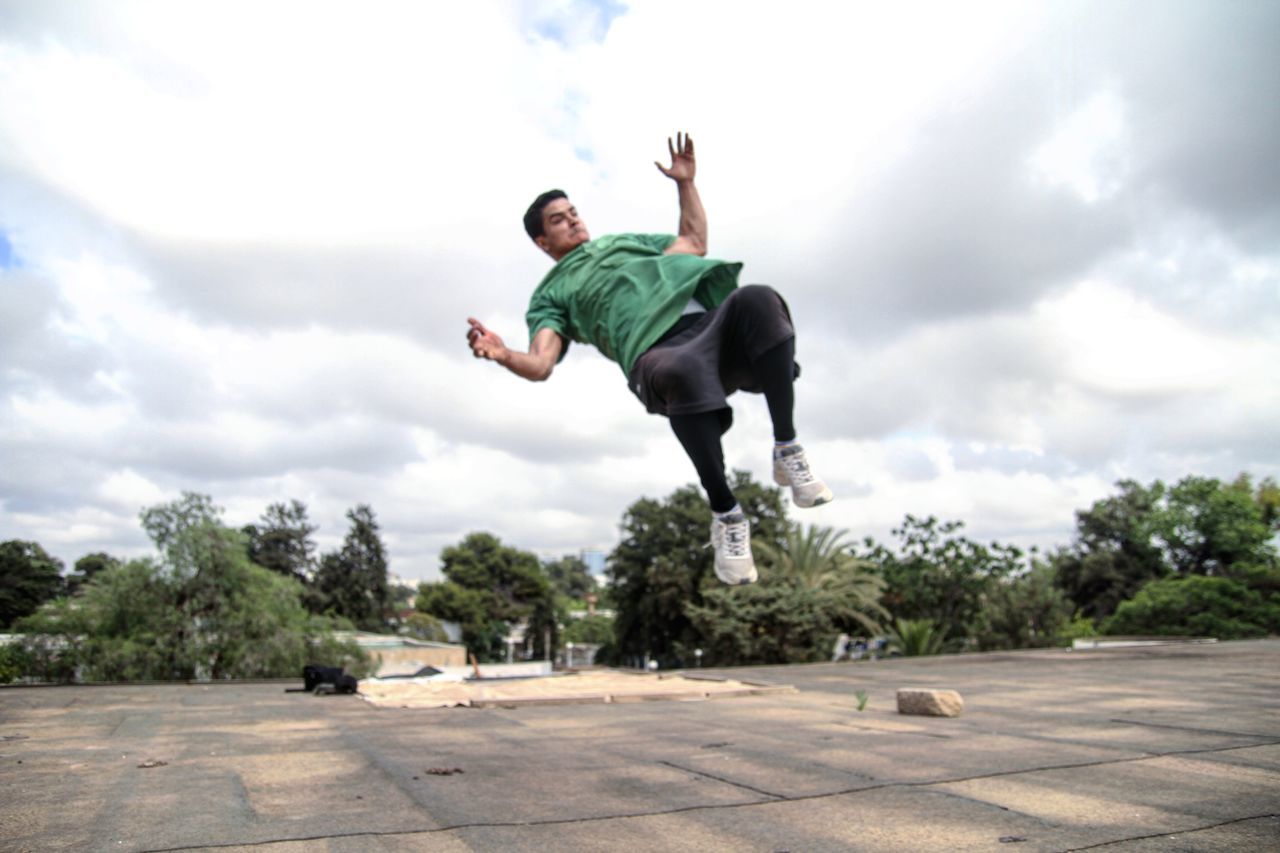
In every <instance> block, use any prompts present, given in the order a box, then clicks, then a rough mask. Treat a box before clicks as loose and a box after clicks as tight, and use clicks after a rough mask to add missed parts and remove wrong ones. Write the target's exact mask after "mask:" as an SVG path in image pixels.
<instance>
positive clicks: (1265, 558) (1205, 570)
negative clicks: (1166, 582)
mask: <svg viewBox="0 0 1280 853" xmlns="http://www.w3.org/2000/svg"><path fill="white" fill-rule="evenodd" d="M1265 512H1266V511H1265V509H1264V507H1263V506H1260V505H1259V504H1258V503H1257V502H1256V501H1255V498H1254V495H1253V490H1252V488H1251V486H1250V483H1249V479H1248V477H1245V476H1242V477H1241V479H1239V480H1237V481H1236V482H1235V483H1232V484H1224V483H1222V482H1220V481H1218V480H1214V479H1211V478H1208V477H1186V478H1184V479H1182V480H1180V481H1179V482H1178V483H1177V485H1175V486H1174V487H1173V488H1172V489H1170V490H1169V492H1168V497H1167V501H1166V503H1165V506H1164V507H1163V511H1162V513H1161V517H1160V524H1159V536H1160V539H1161V540H1163V541H1162V544H1163V545H1164V550H1165V553H1166V554H1167V555H1168V561H1169V564H1170V567H1171V568H1172V570H1173V572H1174V573H1175V574H1178V575H1182V576H1186V575H1222V576H1232V575H1235V574H1238V573H1240V572H1243V571H1245V570H1246V568H1248V567H1254V566H1258V565H1266V566H1274V564H1275V550H1274V548H1273V547H1272V546H1271V544H1270V539H1271V536H1272V530H1271V527H1270V525H1268V524H1267V521H1266V516H1265Z"/></svg>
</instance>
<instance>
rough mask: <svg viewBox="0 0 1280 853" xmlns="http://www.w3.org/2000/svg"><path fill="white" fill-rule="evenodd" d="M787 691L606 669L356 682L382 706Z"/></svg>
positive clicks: (698, 696)
mask: <svg viewBox="0 0 1280 853" xmlns="http://www.w3.org/2000/svg"><path fill="white" fill-rule="evenodd" d="M792 692H795V688H794V687H791V686H789V685H776V684H763V683H760V682H750V681H736V680H733V679H711V678H700V677H697V676H688V675H647V674H631V673H625V672H612V671H611V672H587V673H572V674H567V675H552V676H546V677H542V678H510V679H492V680H485V679H480V680H476V681H461V682H459V681H429V680H425V679H410V680H402V679H394V680H392V679H387V680H383V681H378V680H375V679H367V680H365V681H362V682H360V696H361V697H362V698H364V700H365V701H367V702H369V703H371V704H373V705H377V706H379V707H383V708H453V707H459V706H460V707H471V708H483V707H493V706H513V705H531V704H542V705H555V704H574V703H609V702H646V701H658V700H676V701H697V700H702V699H718V698H726V697H731V696H752V695H758V694H761V693H792Z"/></svg>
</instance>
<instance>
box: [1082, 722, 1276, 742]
mask: <svg viewBox="0 0 1280 853" xmlns="http://www.w3.org/2000/svg"><path fill="white" fill-rule="evenodd" d="M1107 722H1109V723H1121V724H1123V725H1126V726H1144V727H1146V728H1149V729H1172V730H1173V731H1177V732H1195V733H1196V734H1202V735H1223V736H1226V737H1247V738H1256V739H1258V740H1275V739H1276V738H1277V737H1280V735H1276V734H1269V735H1260V734H1254V733H1252V732H1228V731H1223V730H1222V729H1201V728H1197V727H1195V726H1175V725H1173V724H1172V723H1148V722H1146V721H1145V720H1118V719H1112V720H1108V721H1107Z"/></svg>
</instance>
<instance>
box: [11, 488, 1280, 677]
mask: <svg viewBox="0 0 1280 853" xmlns="http://www.w3.org/2000/svg"><path fill="white" fill-rule="evenodd" d="M733 479H734V482H733V488H734V493H735V494H736V495H738V496H739V498H740V502H741V503H742V505H743V507H744V508H745V509H746V511H747V513H748V515H749V516H750V517H751V519H752V523H753V545H754V547H755V548H756V557H757V561H758V563H759V564H760V566H761V580H760V582H759V583H757V584H754V585H751V586H748V587H733V588H729V587H724V586H723V585H721V584H719V583H718V582H717V581H716V580H715V578H714V573H713V571H712V568H711V562H712V554H711V551H710V550H709V548H708V547H707V544H706V539H707V535H706V531H707V529H708V527H709V525H710V516H709V510H708V508H707V506H706V502H705V500H704V499H703V498H702V495H701V492H700V491H699V490H698V488H697V487H696V486H693V485H688V486H685V487H682V488H680V489H677V490H676V491H674V492H673V493H672V494H671V495H669V496H667V497H666V498H664V499H662V500H655V499H652V498H641V499H639V500H637V501H635V502H634V503H633V504H632V505H631V506H630V507H628V508H627V510H626V512H625V513H624V515H623V517H622V521H621V533H622V536H621V539H620V541H619V543H618V545H617V547H616V548H615V549H614V550H613V552H612V553H611V554H610V555H609V557H608V562H607V567H606V583H605V584H604V586H603V587H602V588H599V589H597V585H596V581H595V579H594V578H593V577H591V575H590V574H589V573H588V571H587V568H586V566H585V565H584V564H583V563H582V561H581V560H580V559H578V558H577V557H573V556H565V557H562V558H560V559H558V560H553V561H549V562H543V561H541V560H539V559H538V557H537V556H536V555H535V554H533V553H532V552H529V551H525V550H521V549H519V548H517V547H514V546H512V545H509V544H506V543H504V542H502V540H501V539H499V538H498V537H497V536H495V535H494V534H492V533H488V532H473V533H470V534H468V535H466V536H465V537H464V538H463V540H462V541H461V542H459V543H458V544H456V545H454V546H451V547H449V548H446V549H445V550H444V551H443V552H442V553H441V556H440V561H441V566H440V568H441V575H442V580H440V581H438V582H432V583H422V584H420V585H419V586H418V588H417V590H416V595H415V596H414V608H413V610H412V612H411V614H410V615H409V616H408V617H407V618H400V615H401V613H402V611H404V610H405V609H407V602H408V599H409V596H410V595H411V594H413V593H414V592H415V591H414V590H409V589H407V588H398V589H397V588H393V587H392V586H391V585H390V584H389V582H388V573H387V559H386V552H385V548H384V547H383V544H382V542H381V539H380V536H379V529H378V525H377V522H376V519H375V518H374V514H373V511H372V510H371V509H370V508H369V507H367V506H358V507H355V508H354V509H352V510H350V511H349V512H348V513H347V519H348V521H349V522H350V525H351V526H350V529H349V531H348V533H347V535H346V537H345V539H344V540H343V543H342V546H341V547H340V548H339V549H338V550H336V551H333V552H330V553H326V554H323V555H320V556H318V557H317V555H316V547H315V543H314V539H313V534H314V533H315V530H316V528H315V527H314V526H313V525H312V524H310V522H309V521H308V519H307V512H306V507H305V505H304V504H302V503H301V502H299V501H292V502H290V503H288V504H283V503H281V504H272V505H271V506H270V507H268V509H267V510H266V512H264V513H263V515H262V517H261V518H260V520H259V521H258V522H257V523H255V524H251V525H247V526H245V527H243V528H241V529H239V530H232V529H229V528H227V527H225V526H224V525H222V523H221V521H220V510H218V509H217V508H216V507H214V506H213V504H212V501H211V500H210V499H209V498H208V497H205V496H201V495H192V494H187V495H184V496H183V498H182V499H181V500H179V501H175V502H173V503H169V504H163V505H160V506H157V507H152V508H150V509H147V510H144V511H143V513H142V515H141V521H142V524H143V528H144V529H145V530H146V531H147V533H148V535H149V536H150V537H151V538H152V540H153V541H154V542H155V544H156V546H157V551H158V554H159V556H158V557H156V558H151V559H146V560H135V561H130V562H127V563H125V562H122V561H118V560H115V559H113V558H111V557H110V556H108V555H105V554H91V555H88V556H86V557H84V558H82V559H81V560H78V561H77V562H76V564H75V570H74V571H73V572H72V573H70V574H67V575H65V576H64V575H63V574H62V567H61V565H60V564H59V563H58V561H56V560H54V559H52V558H51V557H49V556H48V555H47V554H46V553H45V552H44V551H43V549H41V548H40V546H39V545H37V544H35V543H30V542H19V541H11V542H5V543H0V581H2V582H3V583H0V627H8V628H10V629H11V630H17V631H19V632H21V633H22V634H23V635H24V637H25V638H26V639H24V641H23V643H21V644H20V645H19V646H18V647H17V648H18V649H19V652H20V653H21V654H25V655H26V656H27V657H26V659H25V661H26V663H25V666H26V669H27V670H31V669H32V668H33V667H34V668H36V669H38V668H39V667H40V666H43V667H44V668H45V671H43V672H42V673H41V674H42V675H44V676H45V677H54V678H66V677H68V667H74V668H75V670H76V671H77V672H78V673H79V674H80V675H81V677H84V678H94V679H136V678H192V677H213V678H218V677H241V676H246V675H266V674H281V675H295V674H296V671H297V669H298V668H300V666H301V662H300V661H301V660H302V658H304V657H315V656H316V655H318V654H321V653H323V654H324V655H327V656H328V657H329V658H331V659H335V660H336V659H338V658H342V659H345V660H348V661H350V662H352V663H353V664H354V663H357V662H358V659H359V657H360V656H359V652H358V650H357V649H355V648H354V647H353V646H352V645H351V644H350V643H348V644H346V645H345V646H344V645H343V644H342V643H341V642H340V641H338V640H337V639H336V638H335V636H334V634H333V632H334V630H336V629H339V628H343V627H346V628H351V627H359V628H363V629H367V630H373V631H398V632H400V633H404V634H409V635H412V636H416V637H420V638H425V639H436V640H442V639H444V638H445V632H444V630H443V625H442V623H444V622H450V623H454V624H456V625H457V626H458V627H459V629H460V631H461V639H462V642H463V643H464V644H465V645H466V646H467V648H468V650H469V652H470V653H471V654H473V655H475V656H476V658H477V659H478V660H479V661H481V662H484V661H491V660H500V659H503V658H504V657H506V656H507V655H508V654H512V653H513V652H518V653H519V654H521V655H523V656H531V657H535V658H538V659H541V658H543V657H550V656H552V655H554V654H555V652H557V651H558V650H560V649H561V648H563V647H564V645H565V644H566V643H568V642H575V643H592V644H594V645H597V646H599V647H600V652H599V654H598V656H597V659H598V660H600V661H602V662H605V663H615V664H634V663H639V662H640V661H644V660H656V661H658V662H659V664H660V665H662V666H664V667H672V666H689V665H693V664H694V663H701V664H703V665H734V664H752V663H789V662H802V661H817V660H823V659H827V657H828V656H829V655H830V654H831V650H832V646H833V642H834V641H835V638H836V637H838V636H839V635H841V634H846V635H850V636H854V637H859V636H860V637H867V638H875V637H883V638H886V639H887V641H888V643H889V645H890V648H892V649H896V650H897V651H899V652H901V653H904V654H920V653H936V652H940V651H974V650H993V649H1015V648H1031V647H1038V646H1048V645H1054V644H1062V643H1066V642H1069V641H1070V640H1071V639H1072V638H1074V637H1079V636H1087V635H1091V634H1095V633H1109V634H1173V635H1206V636H1215V637H1218V638H1220V639H1232V638H1242V637H1256V636H1265V635H1267V634H1274V633H1278V632H1280V558H1278V557H1277V550H1276V534H1277V532H1278V531H1280V488H1278V487H1277V485H1276V483H1275V482H1274V481H1272V480H1270V479H1267V480H1263V481H1262V482H1261V483H1259V484H1257V485H1256V486H1255V484H1254V483H1253V481H1252V479H1251V478H1250V477H1248V476H1246V475H1241V476H1240V477H1239V478H1237V479H1236V480H1234V481H1232V482H1222V481H1219V480H1216V479H1212V478H1204V477H1186V478H1184V479H1183V480H1181V481H1179V482H1178V483H1176V484H1174V485H1172V486H1166V485H1165V484H1163V483H1162V482H1160V481H1155V482H1153V483H1151V484H1150V485H1146V486H1144V485H1141V484H1139V483H1137V482H1135V481H1129V480H1126V481H1121V482H1120V483H1117V486H1116V489H1117V492H1116V493H1115V494H1113V495H1111V496H1108V497H1106V498H1103V499H1101V500H1099V501H1096V502H1095V503H1094V504H1093V505H1092V506H1091V507H1089V508H1088V509H1086V510H1081V511H1078V512H1077V513H1076V525H1075V534H1074V537H1073V540H1072V542H1071V543H1070V544H1068V545H1065V546H1060V547H1058V548H1055V549H1053V550H1051V551H1050V552H1047V553H1039V552H1036V551H1035V550H1032V551H1030V552H1024V551H1022V550H1021V549H1019V548H1017V547H1015V546H1012V545H1009V544H1002V543H999V542H979V541H976V540H974V539H972V538H970V537H969V536H967V535H966V533H965V529H964V528H965V526H964V524H963V523H962V522H960V521H942V520H939V519H937V518H934V517H917V516H914V515H907V516H906V517H905V518H904V520H903V522H902V523H901V524H900V525H899V526H897V527H896V528H895V529H893V530H892V531H891V534H890V539H889V540H888V541H885V542H880V541H876V540H875V539H873V538H866V539H863V540H861V541H851V540H850V539H849V538H848V534H847V533H846V532H844V531H838V530H832V529H830V528H824V527H819V526H807V527H806V526H801V525H797V524H795V523H793V522H791V521H789V520H788V519H787V517H786V512H785V505H784V497H783V494H782V492H781V491H780V490H779V489H777V488H774V487H773V486H764V485H761V484H759V483H757V482H755V481H754V480H753V479H752V478H751V477H750V475H749V474H747V473H745V472H740V471H739V472H734V474H733ZM588 599H591V600H592V603H594V604H598V605H599V607H600V608H601V609H602V610H605V611H606V612H612V614H613V615H612V616H611V617H606V616H603V615H596V616H593V617H588V618H585V619H583V618H571V617H570V613H571V612H572V611H582V610H584V609H586V601H587V600H588ZM578 615H580V614H578ZM516 639H518V640H519V648H518V649H516V648H514V647H513V646H512V645H511V643H512V641H513V640H516ZM14 648H15V647H14V646H9V647H8V649H9V651H8V652H0V655H6V654H7V655H8V658H9V659H10V663H9V664H8V666H9V669H10V670H11V675H12V670H14V668H15V664H13V663H12V658H13V656H14V654H15V652H14V651H13V649H14ZM5 660H6V659H5V658H4V657H0V678H3V677H4V672H5V666H6V663H5ZM58 667H61V669H58ZM19 668H21V667H19Z"/></svg>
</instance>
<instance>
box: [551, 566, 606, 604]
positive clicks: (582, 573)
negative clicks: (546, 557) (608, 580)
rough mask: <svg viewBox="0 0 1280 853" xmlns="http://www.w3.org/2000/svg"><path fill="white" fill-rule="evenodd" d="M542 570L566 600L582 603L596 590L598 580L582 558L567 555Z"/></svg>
mask: <svg viewBox="0 0 1280 853" xmlns="http://www.w3.org/2000/svg"><path fill="white" fill-rule="evenodd" d="M542 568H543V571H544V572H545V573H546V575H547V580H549V581H550V582H551V586H552V587H554V588H555V590H556V592H558V593H560V594H561V595H563V596H564V597H565V598H569V599H573V600H575V601H580V600H582V599H585V598H586V597H587V595H589V594H590V593H593V592H595V590H596V579H595V578H593V577H592V576H591V572H590V570H589V569H588V568H587V564H586V563H584V562H583V561H582V558H580V557H575V556H572V555H565V556H563V557H561V558H560V559H558V560H552V561H550V562H548V563H545V564H544V565H543V567H542Z"/></svg>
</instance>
